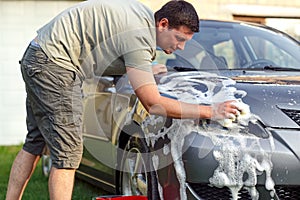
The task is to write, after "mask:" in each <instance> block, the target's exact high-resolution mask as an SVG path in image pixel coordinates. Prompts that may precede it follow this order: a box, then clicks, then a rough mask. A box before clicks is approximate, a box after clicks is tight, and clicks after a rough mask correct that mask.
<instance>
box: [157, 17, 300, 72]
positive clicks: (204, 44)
mask: <svg viewBox="0 0 300 200" xmlns="http://www.w3.org/2000/svg"><path fill="white" fill-rule="evenodd" d="M157 60H159V63H162V64H166V65H167V66H168V67H169V68H171V69H173V68H176V70H177V71H178V70H180V69H181V68H182V69H183V70H186V69H187V70H189V69H196V70H216V69H217V70H219V69H239V68H253V69H254V68H255V69H264V67H266V66H273V67H284V68H296V69H299V68H300V47H299V43H297V42H296V41H295V40H292V39H291V38H290V37H288V36H287V35H285V34H283V33H280V32H276V31H273V30H271V29H269V28H263V27H260V26H253V25H250V24H243V23H211V22H209V23H207V24H206V23H200V31H199V32H198V33H195V34H194V36H193V39H192V40H190V41H188V42H187V43H186V45H185V49H184V50H183V51H175V52H174V56H170V55H168V56H167V55H164V53H163V52H162V51H161V52H160V53H159V52H158V55H157Z"/></svg>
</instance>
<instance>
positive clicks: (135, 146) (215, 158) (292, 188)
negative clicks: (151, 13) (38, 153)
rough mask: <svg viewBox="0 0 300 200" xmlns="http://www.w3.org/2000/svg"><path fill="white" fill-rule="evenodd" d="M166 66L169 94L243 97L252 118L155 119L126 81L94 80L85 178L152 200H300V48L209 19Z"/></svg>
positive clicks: (196, 99) (204, 100) (265, 31)
mask: <svg viewBox="0 0 300 200" xmlns="http://www.w3.org/2000/svg"><path fill="white" fill-rule="evenodd" d="M157 62H158V63H161V64H165V65H166V66H167V68H168V73H167V74H160V75H157V76H156V80H157V83H158V85H159V90H160V92H161V94H162V95H164V96H167V97H169V98H174V99H178V100H180V101H185V102H189V103H197V104H214V103H217V102H220V101H224V100H230V99H235V100H237V101H238V102H240V103H241V104H242V105H244V106H246V107H245V113H244V114H243V113H241V116H240V118H239V119H236V120H234V121H219V120H214V119H211V120H200V119H199V120H186V119H185V120H183V119H182V120H180V119H170V118H165V117H162V116H152V115H149V114H148V113H147V112H146V110H145V109H144V108H143V106H142V105H141V103H140V102H139V101H138V99H137V98H136V96H135V95H134V92H133V91H132V89H131V87H130V85H129V84H128V80H127V78H126V76H123V77H121V76H107V77H98V78H95V79H93V80H87V81H86V82H85V83H84V87H83V92H84V117H83V120H84V121H83V123H84V126H83V134H84V154H83V158H82V162H81V165H80V168H79V169H78V170H77V176H78V177H79V178H82V179H85V180H87V181H89V182H90V183H93V184H95V185H97V186H99V187H101V188H103V189H105V190H108V191H110V192H112V193H118V194H125V195H148V198H149V199H172V200H173V199H176V198H178V199H208V200H214V199H216V200H220V199H224V200H225V199H264V200H265V199H295V200H296V199H299V196H300V193H299V191H300V147H299V141H300V47H299V42H298V41H296V40H294V39H292V38H290V37H289V36H287V35H285V34H284V33H282V32H279V31H276V30H274V29H272V28H267V27H264V26H261V25H254V24H248V23H241V22H224V21H214V20H201V21H200V32H199V33H196V34H195V35H194V37H193V39H192V40H191V41H189V42H188V43H187V44H186V47H185V50H184V51H176V52H175V53H174V54H173V55H164V53H163V52H162V51H159V50H158V56H157ZM247 106H248V107H247ZM247 109H249V110H247Z"/></svg>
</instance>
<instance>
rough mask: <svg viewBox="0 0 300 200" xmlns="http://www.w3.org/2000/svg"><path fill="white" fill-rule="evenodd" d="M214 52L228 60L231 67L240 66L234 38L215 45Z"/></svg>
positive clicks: (227, 63) (227, 62)
mask: <svg viewBox="0 0 300 200" xmlns="http://www.w3.org/2000/svg"><path fill="white" fill-rule="evenodd" d="M213 50H214V54H215V55H216V56H218V57H220V58H222V59H224V62H226V65H227V66H228V68H229V69H234V68H236V67H235V66H238V59H237V52H236V49H235V47H234V44H233V41H232V39H230V40H228V41H224V42H220V43H217V44H215V45H213Z"/></svg>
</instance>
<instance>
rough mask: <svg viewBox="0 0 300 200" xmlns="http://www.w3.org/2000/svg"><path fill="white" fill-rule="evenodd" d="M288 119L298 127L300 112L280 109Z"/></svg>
mask: <svg viewBox="0 0 300 200" xmlns="http://www.w3.org/2000/svg"><path fill="white" fill-rule="evenodd" d="M281 110H282V111H283V112H284V113H285V114H286V115H287V116H288V117H289V118H291V119H292V120H293V121H294V122H296V123H297V124H298V125H299V126H300V110H288V109H281Z"/></svg>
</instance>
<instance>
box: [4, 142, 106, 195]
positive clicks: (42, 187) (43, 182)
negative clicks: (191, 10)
mask: <svg viewBox="0 0 300 200" xmlns="http://www.w3.org/2000/svg"><path fill="white" fill-rule="evenodd" d="M20 149H21V145H18V146H0V199H5V195H6V188H7V182H8V177H9V172H10V168H11V165H12V162H13V160H14V158H15V156H16V155H17V153H18V151H19V150H20ZM47 182H48V180H47V178H46V177H44V176H43V175H42V169H41V162H39V164H38V166H37V168H36V170H35V172H34V174H33V175H32V177H31V179H30V181H29V183H28V186H27V188H26V190H25V192H24V195H23V198H22V200H35V199H38V200H43V199H45V200H46V199H47V200H48V199H49V193H48V183H47ZM101 193H102V194H103V191H101V190H100V189H98V188H95V187H93V186H91V185H89V184H87V183H85V182H83V181H81V180H78V179H76V181H75V186H74V192H73V197H72V199H73V200H77V199H78V200H85V199H88V200H91V199H92V197H95V196H99V195H101Z"/></svg>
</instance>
